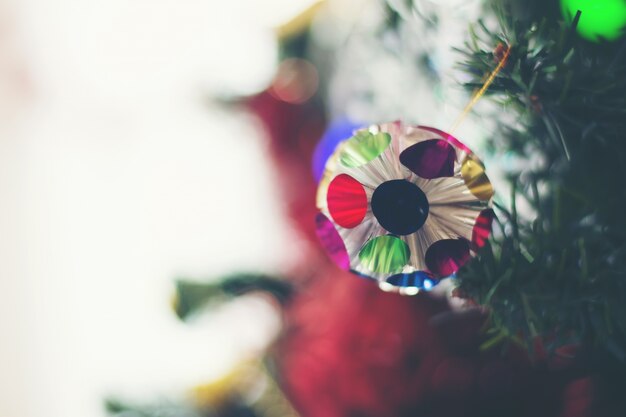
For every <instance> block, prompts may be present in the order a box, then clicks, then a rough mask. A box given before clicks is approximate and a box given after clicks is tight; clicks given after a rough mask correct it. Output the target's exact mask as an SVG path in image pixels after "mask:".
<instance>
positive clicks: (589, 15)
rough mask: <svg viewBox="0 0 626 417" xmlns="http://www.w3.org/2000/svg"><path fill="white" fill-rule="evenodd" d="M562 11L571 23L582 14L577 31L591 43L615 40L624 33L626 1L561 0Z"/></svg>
mask: <svg viewBox="0 0 626 417" xmlns="http://www.w3.org/2000/svg"><path fill="white" fill-rule="evenodd" d="M561 9H562V11H563V15H564V16H565V17H566V18H567V19H569V21H570V22H571V21H572V20H573V19H574V16H576V12H577V11H578V10H580V11H581V12H582V13H581V15H580V21H579V22H578V27H577V30H578V33H579V34H580V36H582V37H583V38H585V39H588V40H590V41H594V42H597V41H599V40H600V39H602V38H604V39H606V40H615V39H618V38H619V37H621V36H622V34H623V33H624V27H625V26H626V0H561Z"/></svg>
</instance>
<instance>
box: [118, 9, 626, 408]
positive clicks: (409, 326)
mask: <svg viewBox="0 0 626 417" xmlns="http://www.w3.org/2000/svg"><path fill="white" fill-rule="evenodd" d="M359 4H360V7H359V8H358V9H355V8H354V7H353V6H354V4H350V5H348V6H346V2H326V3H319V4H317V5H316V6H315V7H313V8H311V9H310V10H308V11H307V12H306V13H304V14H303V15H301V16H299V17H298V18H297V19H295V20H294V21H292V22H290V24H288V25H285V26H284V27H282V28H281V30H280V31H279V37H280V41H281V52H282V56H281V64H280V66H279V70H278V72H277V75H276V77H275V80H274V82H273V83H272V85H271V86H270V87H268V89H267V90H266V91H263V92H261V93H259V94H257V95H255V96H253V97H249V98H246V99H245V100H242V102H243V104H244V107H246V108H247V109H248V111H252V112H253V113H254V114H256V115H257V116H258V117H259V119H260V120H261V122H262V126H263V127H264V129H265V131H266V133H267V137H268V153H269V156H270V157H271V158H272V160H273V162H274V166H275V167H276V173H275V176H276V178H277V180H278V183H279V184H280V187H281V191H282V196H283V198H284V202H285V211H286V213H287V215H288V217H289V219H290V221H292V223H293V224H294V225H295V226H296V227H297V230H298V231H299V234H300V238H301V240H302V242H304V245H303V247H304V248H305V249H304V250H303V256H302V257H301V259H300V260H299V262H298V265H297V266H296V267H295V268H292V269H289V270H286V271H284V274H285V275H286V276H288V277H289V278H287V279H282V278H275V277H270V276H267V275H266V274H263V273H246V274H234V275H233V276H231V277H226V278H224V279H223V280H221V281H219V282H217V283H215V282H213V283H207V284H204V283H201V282H191V281H186V280H183V281H180V282H179V283H178V287H177V289H178V291H177V303H176V311H177V313H178V314H179V316H181V317H182V318H187V317H189V316H190V315H192V314H193V313H195V312H197V311H199V310H200V308H201V307H203V306H205V305H206V304H207V303H208V302H209V301H212V300H213V301H214V300H224V299H228V297H232V296H236V295H238V294H242V293H247V292H250V291H265V292H268V293H269V294H272V295H273V296H274V298H275V299H276V300H278V304H279V305H280V306H281V309H282V311H283V314H284V317H285V324H284V331H283V333H282V334H281V335H280V337H279V339H278V340H277V341H276V344H275V346H274V347H273V348H272V349H271V351H270V352H268V353H267V358H266V362H265V367H266V369H269V371H268V372H269V375H271V378H270V379H273V380H276V381H277V384H276V385H273V384H271V386H272V387H273V388H272V390H270V391H271V395H269V394H268V395H265V396H262V397H261V398H262V400H260V401H257V400H255V401H256V402H255V401H246V400H243V399H242V398H244V397H245V396H243V397H242V396H241V395H239V394H237V395H234V396H230V397H228V401H226V400H223V399H222V400H220V401H221V402H220V404H222V406H221V408H220V407H216V406H215V404H213V405H212V406H211V407H209V408H204V409H203V410H205V411H203V412H198V413H200V414H198V415H207V416H212V415H266V416H271V415H292V414H293V415H302V416H313V417H317V416H323V417H333V416H372V417H374V416H376V417H378V416H380V417H383V416H407V417H408V416H416V417H417V416H474V415H475V416H482V417H485V416H492V415H493V416H497V415H498V416H499V415H508V416H531V415H532V416H544V415H545V416H574V415H576V416H582V415H589V416H601V415H602V416H603V415H606V416H615V415H623V414H624V413H626V404H625V403H624V399H623V398H620V395H619V390H620V387H623V386H624V385H623V384H624V383H625V382H626V366H625V365H626V364H625V361H626V216H624V214H623V213H624V207H626V187H625V186H624V185H623V184H622V183H621V180H622V178H621V174H622V171H623V170H624V169H625V168H626V141H625V140H624V136H625V135H626V38H624V37H623V29H624V27H625V25H626V3H625V2H623V1H618V0H603V1H597V0H596V1H583V0H578V1H574V0H562V1H561V2H559V1H558V0H550V1H547V2H546V1H537V0H489V1H484V2H481V1H474V2H463V1H453V0H451V1H449V2H444V1H441V2H436V1H428V0H414V1H412V0H402V1H401V0H388V1H387V2H381V1H371V2H360V3H359ZM467 102H469V103H470V105H469V106H467V107H465V108H466V110H467V111H466V112H464V110H463V109H464V106H465V103H467ZM466 113H467V114H466ZM396 119H402V120H403V121H405V122H407V123H413V124H428V125H434V126H438V127H440V128H443V129H444V130H446V129H448V128H451V127H454V129H455V132H454V134H455V136H458V137H459V138H461V139H463V140H464V141H466V142H468V143H471V144H472V148H473V149H474V150H475V152H476V153H477V154H478V155H480V157H481V158H482V159H483V160H485V163H486V170H487V172H488V173H489V176H490V178H491V180H492V182H493V184H494V188H495V197H494V200H493V204H494V212H495V217H494V218H493V222H492V224H493V231H492V233H491V235H490V238H489V239H488V240H486V241H485V242H484V246H483V247H482V248H481V249H480V250H477V251H476V252H477V253H476V256H474V257H473V258H472V259H470V260H468V261H467V262H466V263H465V264H464V266H463V267H461V268H460V269H459V270H458V271H457V273H456V274H455V276H454V277H453V279H452V281H453V286H454V288H455V289H454V291H453V295H454V296H455V297H454V298H456V299H457V300H458V299H462V300H463V302H464V304H465V307H464V308H463V309H461V310H457V309H453V308H451V307H450V305H449V303H448V301H447V300H446V299H445V298H441V297H436V296H431V295H429V294H428V293H424V292H423V291H422V292H420V293H419V294H418V295H417V296H414V297H410V296H401V295H398V294H390V293H385V292H382V291H380V290H379V289H378V288H377V286H376V285H375V283H373V282H370V281H366V280H363V279H360V278H358V277H357V276H355V275H354V274H350V273H347V272H343V271H341V270H340V269H338V268H337V267H336V266H335V265H334V264H333V262H331V261H330V260H329V259H328V258H327V257H326V255H325V254H324V253H323V251H322V250H321V248H320V246H319V243H318V242H317V237H316V234H315V224H314V218H315V215H316V213H317V209H316V206H315V193H316V188H317V180H319V176H320V175H321V174H320V172H319V171H320V169H321V168H320V167H323V166H324V163H325V161H326V159H327V157H328V154H329V153H330V152H331V151H332V150H333V149H334V146H335V145H336V144H337V142H338V140H340V139H346V138H347V137H349V136H350V135H351V134H352V133H351V132H352V131H353V130H354V129H355V128H357V127H361V126H364V125H367V124H369V123H379V122H387V121H393V120H396ZM455 120H458V121H459V123H454V121H455ZM324 131H325V132H326V133H325V134H324ZM312 160H313V165H314V166H313V170H312V169H311V166H310V165H311V161H312ZM468 305H469V306H475V307H478V308H469V307H468ZM266 377H267V375H266ZM236 385H237V384H233V387H234V386H236ZM233 390H235V391H237V390H236V389H235V388H233ZM237 392H239V391H237ZM278 398H280V400H279V399H278ZM272 403H273V404H281V406H280V407H278V408H279V409H280V411H278V412H276V411H275V410H274V411H271V410H272V407H271V406H270V405H271V404H272ZM224 404H226V405H224ZM242 404H245V407H244V405H242ZM251 404H252V405H251ZM254 404H256V405H254ZM259 404H261V406H259ZM268 404H270V405H268ZM287 404H289V405H287ZM206 410H209V411H206ZM111 411H113V412H117V413H120V412H129V411H128V408H125V406H123V405H120V404H118V403H111ZM141 412H144V413H145V415H153V414H151V413H149V412H147V411H145V410H144V411H141ZM141 412H140V411H137V413H141ZM246 413H247V414H246ZM272 413H273V414H272ZM296 413H297V414H296ZM124 415H126V414H124ZM137 415H142V414H137ZM194 415H195V414H194Z"/></svg>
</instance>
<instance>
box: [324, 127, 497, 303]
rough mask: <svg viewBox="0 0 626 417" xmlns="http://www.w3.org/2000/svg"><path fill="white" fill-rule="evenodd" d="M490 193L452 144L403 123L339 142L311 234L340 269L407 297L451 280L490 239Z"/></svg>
mask: <svg viewBox="0 0 626 417" xmlns="http://www.w3.org/2000/svg"><path fill="white" fill-rule="evenodd" d="M492 196H493V188H492V186H491V183H490V182H489V179H488V178H487V175H486V174H485V170H484V166H483V164H482V163H481V161H480V160H479V159H478V158H477V157H476V155H474V153H472V151H470V150H469V148H467V146H465V145H464V144H462V143H461V142H459V141H458V140H457V139H456V138H454V137H453V136H452V135H450V134H447V133H445V132H443V131H440V130H438V129H435V128H431V127H425V126H410V125H405V124H402V123H401V122H392V123H384V124H380V125H372V126H370V127H369V128H365V129H360V130H357V131H356V132H355V133H354V135H353V136H352V137H350V138H348V139H346V140H344V141H342V142H340V143H339V144H338V145H337V147H336V149H335V151H334V153H333V154H332V155H331V157H330V158H329V159H328V162H327V163H326V167H325V170H324V174H323V176H322V179H321V181H320V184H319V188H318V193H317V207H318V209H319V210H320V212H319V214H318V215H317V219H316V226H317V233H318V236H319V238H320V241H321V243H322V245H323V246H324V247H325V248H326V250H327V252H328V254H329V256H330V257H331V258H332V259H333V260H334V261H335V263H336V264H337V265H339V266H340V267H341V268H343V269H346V270H350V271H352V272H354V273H356V274H358V275H362V276H365V277H370V278H373V279H375V280H377V281H378V282H379V285H380V286H381V288H382V289H385V290H396V291H399V292H402V293H406V294H415V293H417V292H418V291H419V290H430V289H431V288H433V287H434V286H436V285H437V284H438V283H439V281H440V280H441V279H443V278H445V277H448V276H450V275H452V274H454V273H455V272H456V271H457V270H458V269H459V268H460V267H461V266H462V265H463V264H464V263H465V262H467V260H468V259H469V258H470V256H471V255H472V254H473V252H474V251H476V250H477V249H479V248H480V247H482V246H484V244H485V242H486V240H487V238H488V237H489V234H490V232H491V222H492V220H493V217H494V215H493V211H492V210H491V209H490V206H491V197H492Z"/></svg>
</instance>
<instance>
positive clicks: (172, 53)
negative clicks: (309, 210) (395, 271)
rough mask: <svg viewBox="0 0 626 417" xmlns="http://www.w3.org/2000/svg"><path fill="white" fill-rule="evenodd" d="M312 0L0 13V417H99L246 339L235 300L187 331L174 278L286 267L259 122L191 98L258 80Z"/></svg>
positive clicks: (120, 1) (249, 322) (172, 385)
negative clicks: (279, 36)
mask: <svg viewBox="0 0 626 417" xmlns="http://www.w3.org/2000/svg"><path fill="white" fill-rule="evenodd" d="M310 3H311V1H310V0H298V1H296V0H263V1H258V0H238V1H228V0H184V1H180V0H108V1H95V0H55V1H44V0H14V1H9V0H4V1H2V2H0V274H1V284H0V289H1V291H2V295H3V297H2V298H3V300H2V302H1V303H0V330H1V331H2V336H3V340H2V343H0V369H1V370H2V372H1V373H0V416H2V417H44V416H45V417H49V416H63V417H90V416H100V415H103V411H102V399H103V397H104V396H105V395H108V394H112V393H113V394H114V393H119V394H124V395H126V394H128V395H145V396H146V397H147V398H149V397H151V396H153V395H154V394H155V393H156V394H169V393H171V392H172V390H182V389H184V388H186V387H189V386H191V385H193V384H196V383H201V382H205V381H207V380H210V379H211V378H214V377H216V376H217V375H219V374H220V373H221V372H223V371H225V370H227V369H228V368H229V367H230V366H231V365H232V364H233V363H235V362H236V361H237V360H238V359H239V358H241V357H243V356H245V355H246V353H248V352H251V351H254V350H255V349H259V348H261V347H262V346H263V345H264V344H265V343H266V342H267V339H268V331H269V330H271V329H274V328H276V327H277V323H276V320H277V318H276V317H275V315H274V314H273V313H272V311H271V309H270V308H269V307H268V306H267V305H266V304H264V303H261V302H259V301H255V300H254V299H248V300H242V301H241V302H238V303H236V304H235V305H233V306H229V307H227V308H225V309H222V310H221V311H220V313H219V314H218V315H217V316H216V317H212V318H211V319H210V320H208V321H207V322H204V323H202V325H196V326H185V325H182V324H180V323H179V322H178V321H177V320H176V319H175V317H174V315H173V314H172V311H171V310H170V309H169V305H168V303H169V298H170V296H171V294H172V280H173V278H174V277H176V276H180V275H185V276H189V277H197V278H203V277H207V276H211V275H216V274H220V273H225V272H229V271H232V270H241V269H254V270H259V269H264V270H269V271H271V270H274V269H277V268H278V266H279V265H283V264H284V263H285V262H288V261H289V257H290V252H289V251H288V250H287V248H288V243H287V242H288V241H289V231H288V230H286V227H285V225H284V224H283V223H281V221H280V216H279V215H278V214H277V210H279V203H278V202H277V201H276V197H275V193H276V191H275V190H274V189H273V188H272V186H271V181H272V177H271V173H270V170H269V166H268V161H267V160H266V157H265V155H264V148H263V140H262V138H261V132H260V131H259V129H258V126H257V125H256V124H255V123H254V122H253V121H252V119H250V118H246V117H245V116H241V115H240V116H236V115H232V114H231V115H228V114H225V113H223V112H222V111H220V110H219V109H217V108H213V107H211V106H210V105H208V104H207V103H208V101H207V98H206V97H207V95H209V94H211V93H215V92H224V91H226V92H232V93H250V92H253V91H255V90H257V89H260V88H262V87H263V86H264V85H265V84H266V83H267V82H268V80H269V79H270V77H271V75H272V71H273V69H274V61H275V59H276V54H277V51H276V44H275V41H274V37H273V31H272V28H273V27H274V26H276V25H277V24H279V23H281V22H284V21H285V20H287V19H288V18H289V17H290V16H293V15H294V14H296V13H297V12H298V11H300V10H302V9H303V8H304V7H306V6H307V5H308V4H310Z"/></svg>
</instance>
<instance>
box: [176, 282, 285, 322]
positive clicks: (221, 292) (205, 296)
mask: <svg viewBox="0 0 626 417" xmlns="http://www.w3.org/2000/svg"><path fill="white" fill-rule="evenodd" d="M257 291H260V292H265V293H268V294H270V295H271V296H272V297H274V298H275V299H276V300H277V301H278V302H279V303H281V304H282V303H284V302H285V301H287V299H288V298H289V296H290V295H291V293H292V287H291V285H290V284H289V283H288V282H286V281H285V280H284V279H280V278H277V277H272V276H269V275H265V274H258V273H239V274H233V275H229V276H227V277H224V278H220V279H217V280H210V281H208V282H198V281H190V280H186V279H179V280H177V281H176V293H175V295H174V300H173V308H174V311H175V312H176V315H177V316H178V317H179V318H180V319H182V320H186V319H188V318H189V317H191V316H192V315H193V314H194V313H196V312H198V311H199V310H201V309H202V308H204V307H207V306H208V305H209V304H211V303H221V302H225V301H228V300H231V299H233V298H235V297H237V296H240V295H243V294H247V293H250V292H257Z"/></svg>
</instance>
